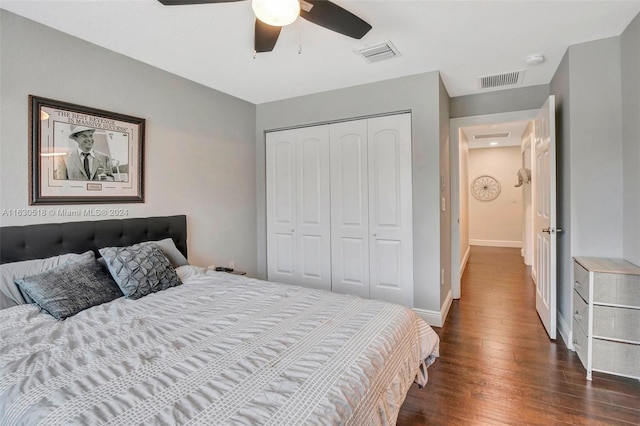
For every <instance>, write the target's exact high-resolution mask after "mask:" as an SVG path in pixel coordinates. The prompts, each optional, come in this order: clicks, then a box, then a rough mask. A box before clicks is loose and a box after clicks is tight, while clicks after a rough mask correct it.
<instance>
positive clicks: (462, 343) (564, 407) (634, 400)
mask: <svg viewBox="0 0 640 426" xmlns="http://www.w3.org/2000/svg"><path fill="white" fill-rule="evenodd" d="M461 286H462V298H461V299H460V300H456V301H454V302H453V304H452V306H451V309H450V311H449V315H448V318H447V320H446V323H445V325H444V327H442V328H436V329H435V330H436V331H437V332H438V334H439V335H440V338H441V343H440V356H441V357H440V358H439V359H438V360H436V362H435V364H434V365H432V366H431V367H430V368H429V383H428V384H427V386H426V387H425V388H424V389H418V387H417V386H416V385H415V384H414V385H413V386H412V388H411V390H410V391H409V394H408V396H407V399H406V401H405V403H404V405H403V406H402V408H401V410H400V414H399V416H398V425H401V426H415V425H500V424H509V425H556V424H571V425H614V424H640V382H639V381H637V380H633V379H626V378H620V377H617V376H611V375H605V374H600V373H594V377H593V382H588V381H587V380H586V379H585V374H586V372H585V370H584V368H583V367H582V364H581V363H580V360H579V359H578V357H577V355H576V354H575V353H574V352H572V351H570V350H568V349H567V348H566V345H565V343H564V342H563V341H562V339H561V338H560V337H558V340H557V341H556V342H553V341H550V340H549V338H548V336H547V334H546V333H545V330H544V327H543V326H542V323H541V322H540V320H539V318H538V316H537V313H536V310H535V287H534V285H533V282H532V280H531V278H530V277H529V271H528V268H527V267H526V266H525V265H524V263H523V262H522V258H521V257H520V249H514V248H497V247H479V246H472V247H471V256H470V258H469V262H468V264H467V267H466V270H465V272H464V276H463V277H462V283H461Z"/></svg>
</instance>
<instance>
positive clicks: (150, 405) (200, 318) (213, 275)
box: [0, 266, 438, 426]
mask: <svg viewBox="0 0 640 426" xmlns="http://www.w3.org/2000/svg"><path fill="white" fill-rule="evenodd" d="M178 272H179V275H180V276H181V278H182V280H183V282H184V285H181V286H178V287H174V288H170V289H167V290H164V291H161V292H158V293H154V294H151V295H148V296H145V297H143V298H141V299H139V300H128V299H124V298H120V299H116V300H114V301H112V302H109V303H106V304H103V305H99V306H95V307H93V308H90V309H88V310H85V311H83V312H80V313H79V314H77V315H75V316H73V317H71V318H68V319H67V320H64V321H56V320H54V319H53V318H52V317H50V316H49V315H48V314H46V313H42V312H40V311H39V310H38V308H37V307H35V306H33V305H22V306H16V307H13V308H10V309H5V310H1V311H0V424H2V425H36V424H39V423H40V424H59V425H70V424H82V425H89V424H105V425H127V426H128V425H134V424H154V425H155V424H205V425H212V424H225V425H226V424H233V425H277V426H280V425H301V424H322V425H326V424H333V425H345V424H353V425H358V426H360V425H367V424H394V423H395V421H396V418H397V415H398V410H399V408H400V406H401V405H402V402H403V401H404V398H405V396H406V392H407V390H408V389H409V387H410V386H411V383H413V382H414V380H415V381H417V382H418V383H420V384H421V385H424V384H426V379H427V376H426V367H427V366H428V364H429V363H430V362H432V360H433V359H434V358H435V357H436V356H437V355H438V336H437V335H436V334H435V332H434V331H433V330H432V329H431V328H430V327H429V326H428V325H426V324H425V323H424V322H423V321H422V320H421V319H420V318H418V317H417V316H416V315H415V313H413V311H411V310H410V309H408V308H405V307H402V306H399V305H395V304H390V303H385V302H380V301H373V300H364V299H361V298H358V297H354V296H348V295H340V294H333V293H329V292H324V291H317V290H310V289H306V288H302V287H296V286H286V285H281V284H275V283H271V282H266V281H260V280H256V279H250V278H246V277H242V276H236V275H230V274H226V273H217V272H205V271H204V270H203V269H201V268H200V269H199V268H195V267H190V266H184V267H180V268H178ZM423 391H424V392H428V388H427V389H425V390H423Z"/></svg>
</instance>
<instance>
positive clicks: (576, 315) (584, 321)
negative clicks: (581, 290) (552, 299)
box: [573, 290, 589, 335]
mask: <svg viewBox="0 0 640 426" xmlns="http://www.w3.org/2000/svg"><path fill="white" fill-rule="evenodd" d="M573 321H574V324H578V325H579V326H580V328H581V329H582V332H583V333H584V334H585V335H588V334H589V305H588V304H587V302H585V301H584V300H583V299H582V297H581V296H580V294H578V291H577V290H574V292H573Z"/></svg>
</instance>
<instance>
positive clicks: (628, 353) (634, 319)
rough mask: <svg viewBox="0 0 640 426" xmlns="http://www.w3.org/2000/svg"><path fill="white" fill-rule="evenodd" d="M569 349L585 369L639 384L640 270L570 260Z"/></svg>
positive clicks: (615, 262) (596, 261) (610, 262)
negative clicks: (570, 318)
mask: <svg viewBox="0 0 640 426" xmlns="http://www.w3.org/2000/svg"><path fill="white" fill-rule="evenodd" d="M573 268H574V287H573V288H574V291H573V345H574V347H575V349H576V353H577V354H578V357H579V358H580V361H582V364H583V365H584V366H585V368H586V369H587V380H591V372H592V371H600V372H603V373H609V374H616V375H619V376H625V377H633V378H637V379H640V267H638V266H636V265H634V264H632V263H629V262H627V261H625V260H621V259H606V258H596V257H576V258H574V264H573Z"/></svg>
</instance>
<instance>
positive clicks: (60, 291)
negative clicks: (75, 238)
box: [16, 253, 122, 319]
mask: <svg viewBox="0 0 640 426" xmlns="http://www.w3.org/2000/svg"><path fill="white" fill-rule="evenodd" d="M91 254H92V258H91V259H83V260H80V261H68V262H66V263H64V264H62V265H60V266H57V267H55V268H53V269H50V270H48V271H45V272H43V273H41V274H38V275H34V276H31V277H26V278H22V279H18V280H16V284H17V285H18V286H19V287H20V289H21V290H22V291H23V292H24V293H26V294H27V295H29V297H31V298H32V299H33V300H34V302H35V303H36V304H37V305H38V306H40V307H41V308H42V309H44V310H45V311H47V312H48V313H49V314H51V316H53V317H54V318H56V319H64V318H67V317H70V316H72V315H75V314H77V313H78V312H80V311H83V310H85V309H87V308H90V307H92V306H96V305H100V304H102V303H106V302H110V301H112V300H113V299H117V298H118V297H122V292H121V291H120V289H119V288H118V286H117V285H116V283H115V282H114V281H113V279H112V278H111V277H110V276H109V274H107V272H106V271H105V270H104V269H103V268H102V266H100V264H99V263H98V262H97V261H96V260H95V258H94V257H93V253H91Z"/></svg>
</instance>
